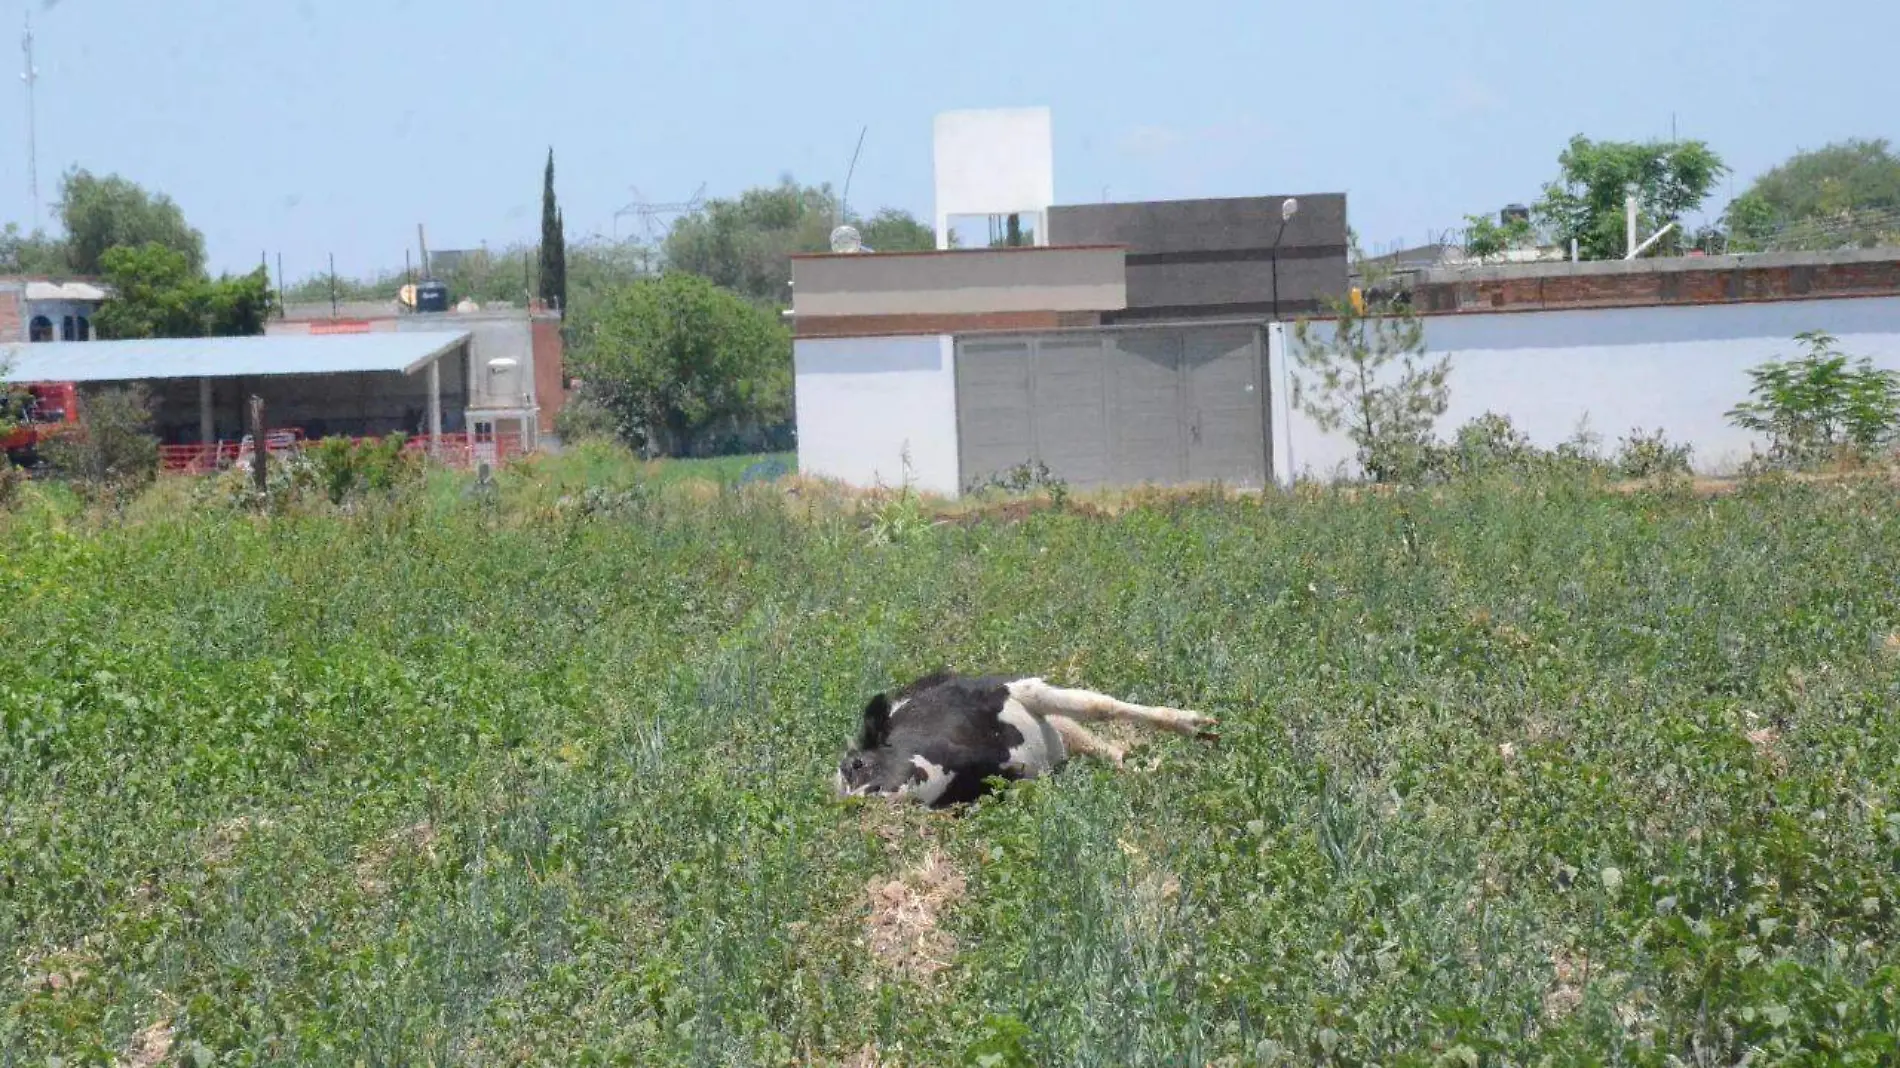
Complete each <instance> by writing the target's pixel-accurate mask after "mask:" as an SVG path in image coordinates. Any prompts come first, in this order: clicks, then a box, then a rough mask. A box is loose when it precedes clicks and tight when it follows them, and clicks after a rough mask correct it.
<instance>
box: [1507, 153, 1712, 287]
mask: <svg viewBox="0 0 1900 1068" xmlns="http://www.w3.org/2000/svg"><path fill="white" fill-rule="evenodd" d="M1557 166H1558V169H1559V171H1560V174H1559V176H1558V178H1557V180H1556V181H1554V182H1550V183H1547V184H1546V185H1545V186H1544V193H1543V196H1542V197H1541V198H1539V199H1538V201H1537V203H1536V204H1534V205H1532V208H1531V210H1532V213H1533V214H1535V215H1536V217H1537V219H1538V221H1539V222H1540V223H1541V224H1542V225H1543V226H1544V228H1545V229H1546V231H1547V232H1548V233H1549V234H1550V237H1551V240H1552V242H1553V243H1554V244H1556V245H1558V246H1560V247H1568V246H1569V244H1570V242H1571V241H1573V240H1574V241H1576V242H1577V249H1578V254H1579V255H1580V256H1581V257H1582V258H1584V259H1586V260H1620V259H1622V258H1623V256H1624V255H1625V254H1626V253H1627V252H1629V244H1628V235H1627V233H1626V222H1625V219H1626V209H1625V206H1624V198H1625V197H1626V196H1628V195H1629V194H1631V193H1634V194H1635V195H1636V221H1637V232H1638V235H1639V237H1638V240H1641V239H1642V238H1644V237H1647V236H1649V235H1650V234H1653V233H1655V232H1656V231H1658V230H1660V229H1662V228H1663V227H1664V226H1665V225H1667V224H1669V223H1672V222H1680V221H1681V220H1682V218H1683V216H1685V215H1687V214H1688V213H1690V212H1692V211H1695V210H1696V209H1698V208H1700V207H1701V206H1702V202H1703V201H1705V200H1707V199H1708V196H1709V193H1710V192H1711V191H1713V190H1714V188H1715V183H1716V181H1717V180H1718V179H1720V178H1721V177H1722V175H1724V174H1727V173H1728V172H1729V167H1728V165H1727V164H1726V163H1724V162H1722V157H1721V156H1719V155H1717V154H1716V152H1715V151H1714V150H1713V149H1711V148H1709V146H1708V145H1707V144H1705V143H1703V142H1701V141H1647V142H1633V141H1592V140H1590V139H1589V138H1587V137H1584V136H1582V135H1581V134H1579V135H1578V136H1576V137H1573V138H1571V139H1570V144H1568V145H1567V146H1565V148H1564V150H1563V153H1562V154H1561V155H1559V156H1558V158H1557ZM1689 236H1690V235H1685V234H1684V233H1683V232H1682V231H1681V229H1676V230H1672V231H1670V232H1669V233H1668V234H1667V235H1665V236H1664V237H1663V238H1662V239H1661V240H1660V241H1658V242H1657V243H1656V244H1655V245H1654V246H1652V247H1653V248H1654V249H1655V253H1654V254H1656V255H1665V256H1666V255H1672V254H1680V252H1681V250H1682V249H1683V248H1685V247H1686V246H1687V245H1688V244H1689V243H1690V241H1689V240H1688V238H1689Z"/></svg>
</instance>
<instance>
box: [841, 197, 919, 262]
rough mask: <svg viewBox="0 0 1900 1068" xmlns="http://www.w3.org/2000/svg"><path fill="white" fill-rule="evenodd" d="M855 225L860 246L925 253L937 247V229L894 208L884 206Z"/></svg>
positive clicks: (876, 250)
mask: <svg viewBox="0 0 1900 1068" xmlns="http://www.w3.org/2000/svg"><path fill="white" fill-rule="evenodd" d="M856 225H857V228H858V233H859V234H860V235H862V236H863V238H864V246H865V247H866V248H868V249H870V250H872V251H873V252H929V251H931V250H933V249H935V248H936V247H937V231H935V230H933V229H931V228H930V227H928V226H926V225H924V224H923V223H921V222H918V221H917V219H916V218H915V217H914V216H912V215H911V214H910V212H907V211H902V210H900V209H897V208H885V209H883V210H881V211H879V212H878V213H877V214H876V215H873V216H871V217H870V218H869V219H865V220H864V221H863V222H860V223H857V224H856ZM826 247H830V246H829V245H827V246H826Z"/></svg>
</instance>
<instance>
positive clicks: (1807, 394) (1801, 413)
mask: <svg viewBox="0 0 1900 1068" xmlns="http://www.w3.org/2000/svg"><path fill="white" fill-rule="evenodd" d="M1795 340H1796V341H1799V342H1801V343H1803V344H1804V345H1806V346H1807V349H1808V351H1807V354H1806V355H1803V356H1800V357H1797V358H1795V359H1791V360H1771V361H1769V362H1768V363H1764V364H1762V365H1761V366H1759V367H1756V368H1753V369H1751V370H1750V371H1749V372H1748V375H1749V378H1750V379H1752V380H1753V382H1754V385H1753V386H1752V387H1750V390H1749V395H1750V396H1751V397H1752V398H1753V399H1752V400H1748V401H1744V402H1742V403H1740V404H1738V405H1736V406H1735V407H1734V408H1732V409H1730V410H1729V413H1728V418H1729V421H1730V422H1732V423H1734V424H1735V425H1736V426H1739V427H1742V428H1744V429H1747V430H1753V431H1756V432H1757V433H1761V434H1765V435H1767V436H1768V440H1769V451H1768V456H1767V460H1768V462H1769V463H1772V464H1780V465H1783V466H1787V467H1793V468H1802V467H1813V466H1815V465H1817V464H1823V463H1829V462H1834V461H1837V460H1843V459H1845V460H1858V461H1865V460H1868V459H1872V458H1874V457H1875V456H1877V455H1879V454H1881V453H1884V452H1886V451H1888V450H1891V449H1892V448H1893V446H1894V443H1895V438H1896V435H1900V373H1897V372H1894V371H1887V370H1882V369H1880V368H1877V367H1875V366H1874V365H1873V361H1872V360H1870V359H1868V358H1867V357H1865V356H1862V357H1860V358H1859V359H1858V360H1853V361H1852V362H1851V365H1850V357H1849V356H1848V355H1847V354H1846V353H1844V352H1841V351H1839V350H1838V349H1837V348H1835V339H1834V338H1833V337H1832V336H1830V335H1828V334H1826V333H1823V332H1820V331H1808V332H1806V333H1802V334H1798V335H1796V336H1795Z"/></svg>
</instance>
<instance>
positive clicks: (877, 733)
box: [858, 694, 891, 749]
mask: <svg viewBox="0 0 1900 1068" xmlns="http://www.w3.org/2000/svg"><path fill="white" fill-rule="evenodd" d="M890 736H891V699H890V698H888V697H886V696H884V695H883V694H878V695H877V696H876V697H873V698H871V703H870V704H867V705H865V706H864V722H862V723H860V724H859V725H858V748H859V749H876V748H877V747H878V746H880V745H883V744H884V743H885V742H886V741H888V740H889V739H890Z"/></svg>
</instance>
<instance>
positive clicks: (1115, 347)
mask: <svg viewBox="0 0 1900 1068" xmlns="http://www.w3.org/2000/svg"><path fill="white" fill-rule="evenodd" d="M1264 353H1265V336H1264V332H1263V331H1262V329H1261V328H1260V327H1259V326H1258V325H1256V324H1251V323H1247V324H1205V325H1198V324H1197V325H1191V326H1186V325H1184V326H1167V327H1138V326H1126V327H1111V328H1097V329H1086V330H1073V331H1052V332H1048V333H1041V334H1023V335H1008V336H980V337H975V336H973V337H968V338H958V339H957V345H956V388H957V453H958V466H959V468H960V469H961V475H962V480H963V484H964V485H965V486H966V487H968V486H970V485H972V484H975V483H979V482H982V481H985V480H986V479H988V478H989V477H990V476H992V475H995V474H1000V473H1002V472H1005V471H1007V470H1009V469H1010V468H1012V467H1015V466H1016V465H1018V464H1021V463H1023V462H1025V461H1034V460H1040V461H1042V462H1043V463H1044V464H1046V465H1048V467H1049V471H1050V473H1051V474H1053V475H1055V476H1056V477H1058V478H1061V479H1063V480H1064V481H1065V482H1067V483H1068V484H1069V485H1071V486H1073V487H1075V488H1078V489H1086V488H1097V487H1103V486H1132V485H1138V484H1141V483H1152V484H1155V485H1177V484H1181V483H1186V482H1214V481H1219V482H1222V483H1225V484H1227V485H1232V486H1245V487H1258V486H1262V485H1264V484H1265V483H1266V480H1267V476H1268V472H1269V471H1270V470H1271V466H1272V465H1271V463H1270V458H1269V456H1268V453H1267V441H1268V437H1267V391H1266V378H1265V372H1264V367H1265V363H1266V361H1265V359H1264Z"/></svg>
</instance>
